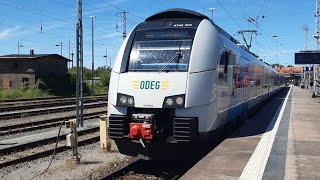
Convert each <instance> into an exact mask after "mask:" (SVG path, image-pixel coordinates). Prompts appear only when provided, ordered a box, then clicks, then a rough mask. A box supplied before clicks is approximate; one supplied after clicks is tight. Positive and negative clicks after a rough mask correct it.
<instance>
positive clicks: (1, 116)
mask: <svg viewBox="0 0 320 180" xmlns="http://www.w3.org/2000/svg"><path fill="white" fill-rule="evenodd" d="M103 106H107V101H100V102H94V103H85V104H84V108H85V109H90V108H97V107H103ZM75 108H76V105H67V106H57V107H47V108H39V109H30V110H21V111H9V112H3V113H0V120H10V119H12V118H23V117H28V116H35V115H41V114H50V113H57V112H66V111H72V110H74V109H75Z"/></svg>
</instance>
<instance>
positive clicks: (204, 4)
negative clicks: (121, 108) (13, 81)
mask: <svg viewBox="0 0 320 180" xmlns="http://www.w3.org/2000/svg"><path fill="white" fill-rule="evenodd" d="M83 3H84V7H83V10H84V13H83V19H84V21H83V24H84V65H85V66H87V67H90V64H91V43H90V42H91V39H90V38H91V34H90V33H91V20H90V18H89V16H92V15H95V16H96V18H95V61H96V66H103V65H105V58H104V57H103V56H104V55H105V51H106V49H108V54H109V57H110V59H111V61H112V63H113V61H114V58H115V56H116V54H117V51H118V48H119V47H120V45H121V42H122V38H121V32H122V19H121V17H120V16H117V15H116V13H117V12H120V11H123V10H126V11H128V22H127V32H129V31H130V30H131V29H132V28H133V26H135V25H136V24H137V23H139V22H141V21H143V20H144V18H146V17H148V16H149V15H151V14H154V13H156V12H158V11H162V10H165V9H168V8H186V9H191V10H195V11H198V12H200V13H203V14H206V15H208V16H209V17H211V13H210V11H209V8H216V10H215V15H214V22H215V23H216V24H217V25H219V26H220V27H222V28H223V29H225V30H226V31H227V32H228V33H230V34H231V35H234V37H235V38H236V39H238V40H241V36H239V35H237V34H236V32H237V31H239V30H240V29H257V27H256V25H255V23H249V22H248V18H249V17H251V18H253V19H257V17H260V18H258V20H259V21H260V22H261V23H259V24H258V35H257V36H254V38H253V42H252V51H253V52H255V53H256V54H258V55H259V56H261V57H262V58H263V59H264V60H265V61H266V62H269V63H280V64H285V65H287V64H293V63H294V52H297V51H299V50H302V49H304V44H305V38H304V33H303V26H304V25H308V26H309V38H308V39H309V40H308V49H315V48H316V44H315V40H314V38H313V34H314V26H315V25H314V16H313V14H314V11H315V1H314V0H305V1H301V0H281V1H276V0H198V1H195V0H83ZM41 12H42V13H41ZM41 14H42V15H41ZM262 16H264V18H263V19H262V18H261V17H262ZM75 21H76V0H0V55H5V54H13V53H17V51H18V50H17V49H18V48H17V46H18V45H17V44H18V42H19V43H20V44H22V45H23V47H21V48H20V53H24V54H25V53H28V52H29V50H30V49H34V50H35V53H57V54H60V47H57V46H55V45H56V44H59V42H62V43H63V55H64V56H65V57H69V55H68V54H69V53H68V40H69V38H70V41H71V49H73V50H74V49H75V43H74V42H75ZM41 24H42V33H41V30H40V29H41ZM117 26H118V29H117V28H116V27H117ZM273 36H277V37H276V38H274V37H273ZM71 51H72V50H71ZM276 55H277V56H276Z"/></svg>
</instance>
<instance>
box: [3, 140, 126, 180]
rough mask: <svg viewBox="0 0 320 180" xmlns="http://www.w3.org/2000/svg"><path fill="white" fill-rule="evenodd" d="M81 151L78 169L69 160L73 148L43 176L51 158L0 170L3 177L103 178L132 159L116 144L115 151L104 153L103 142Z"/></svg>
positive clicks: (82, 148) (56, 160)
mask: <svg viewBox="0 0 320 180" xmlns="http://www.w3.org/2000/svg"><path fill="white" fill-rule="evenodd" d="M79 153H80V154H81V155H82V158H81V164H80V165H79V166H76V167H74V168H71V167H68V166H67V165H66V159H68V158H70V157H71V151H66V152H62V153H59V154H57V155H56V158H55V160H54V161H53V163H52V165H51V167H50V168H49V170H48V171H47V172H45V173H44V174H41V175H40V176H37V175H39V174H40V173H41V172H42V171H43V170H44V169H45V168H46V167H47V165H48V163H49V159H50V157H46V158H42V159H38V160H34V161H30V162H27V163H22V164H19V165H16V166H15V167H6V168H3V169H0V179H8V180H9V179H10V180H11V179H14V180H16V179H32V178H33V177H35V176H37V177H36V178H35V179H54V180H56V179H57V180H59V179H99V178H100V177H102V176H104V175H105V174H107V173H108V172H110V171H114V170H115V169H116V168H118V166H120V165H123V164H126V163H128V162H130V161H131V160H132V158H131V157H128V156H125V155H121V154H120V153H118V152H117V151H116V147H115V145H114V144H113V151H112V152H103V151H102V150H101V149H100V144H99V142H98V143H94V144H90V145H87V146H83V147H80V148H79Z"/></svg>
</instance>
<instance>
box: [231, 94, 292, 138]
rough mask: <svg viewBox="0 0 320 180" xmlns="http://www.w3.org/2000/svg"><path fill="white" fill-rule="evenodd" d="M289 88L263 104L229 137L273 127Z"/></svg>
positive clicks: (253, 133)
mask: <svg viewBox="0 0 320 180" xmlns="http://www.w3.org/2000/svg"><path fill="white" fill-rule="evenodd" d="M288 91H289V89H285V90H283V91H282V92H280V93H279V94H278V95H276V96H275V97H273V98H272V99H271V100H270V101H269V102H267V103H266V104H264V105H263V107H261V109H260V110H258V111H257V112H256V113H255V114H254V115H253V116H252V117H250V118H249V119H248V120H247V121H246V122H245V123H243V124H242V125H241V126H240V127H239V128H238V129H236V130H235V131H234V132H233V133H232V134H231V135H230V136H229V137H228V138H238V137H247V136H255V135H259V134H263V133H265V132H268V131H270V130H272V129H273V127H274V124H275V122H276V120H277V118H278V116H279V113H280V109H281V106H282V105H283V103H284V100H285V98H286V95H287V93H288Z"/></svg>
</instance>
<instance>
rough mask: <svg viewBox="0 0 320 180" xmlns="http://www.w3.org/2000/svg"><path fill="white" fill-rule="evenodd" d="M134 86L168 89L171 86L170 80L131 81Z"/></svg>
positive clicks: (149, 88)
mask: <svg viewBox="0 0 320 180" xmlns="http://www.w3.org/2000/svg"><path fill="white" fill-rule="evenodd" d="M131 84H132V88H133V89H135V90H139V89H140V90H166V89H168V88H169V81H168V80H163V81H137V80H134V81H131Z"/></svg>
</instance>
